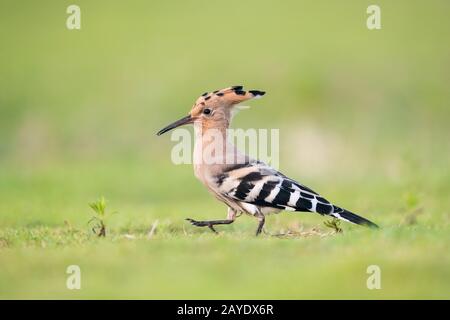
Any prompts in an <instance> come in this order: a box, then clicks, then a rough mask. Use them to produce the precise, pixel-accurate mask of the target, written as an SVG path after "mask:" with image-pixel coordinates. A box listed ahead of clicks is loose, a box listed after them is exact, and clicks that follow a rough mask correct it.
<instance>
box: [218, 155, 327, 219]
mask: <svg viewBox="0 0 450 320" xmlns="http://www.w3.org/2000/svg"><path fill="white" fill-rule="evenodd" d="M217 182H218V185H219V192H220V193H221V194H222V195H223V196H225V197H228V198H231V199H233V200H236V201H240V202H244V203H249V204H252V205H255V206H258V207H272V208H276V209H282V210H290V211H311V212H318V213H320V214H331V213H333V210H334V208H333V205H331V204H330V203H329V202H328V201H327V200H326V199H324V198H322V197H321V196H319V195H318V194H317V193H316V192H314V191H313V190H311V189H309V188H307V187H305V186H303V185H301V184H299V183H298V182H296V181H294V180H292V179H289V178H287V177H286V176H284V175H283V174H281V173H279V172H278V171H276V170H274V169H272V168H270V167H269V166H267V165H265V164H264V163H261V162H253V163H248V164H245V165H240V166H234V167H232V168H231V169H229V170H227V171H225V172H224V173H223V174H221V175H220V176H219V177H218V179H217Z"/></svg>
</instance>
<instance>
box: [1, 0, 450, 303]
mask: <svg viewBox="0 0 450 320" xmlns="http://www.w3.org/2000/svg"><path fill="white" fill-rule="evenodd" d="M73 3H75V4H77V5H79V6H80V8H81V30H72V31H71V30H68V29H67V28H66V19H67V17H68V14H66V8H67V6H68V5H70V4H73ZM370 4H374V3H373V1H283V2H279V1H245V2H244V1H227V2H222V1H206V0H205V1H197V0H194V1H134V0H133V1H95V2H94V1H76V2H72V1H58V2H55V1H39V2H35V1H20V2H19V1H9V0H2V1H1V3H0V39H1V50H0V57H1V59H0V88H1V90H0V265H1V268H0V297H1V298H290V299H296V298H387V299H390V298H447V299H448V298H449V297H450V271H449V270H450V257H449V256H448V252H449V249H450V248H449V244H450V242H449V240H450V235H449V221H450V211H449V206H450V198H449V193H450V172H449V170H448V164H449V160H450V153H449V149H450V142H449V141H450V139H449V137H450V127H449V119H450V105H449V101H450V90H449V83H450V43H449V36H450V20H449V19H448V13H449V12H450V10H449V9H450V2H448V1H445V0H442V1H439V0H433V1H414V2H412V1H406V0H404V1H395V2H394V1H376V4H378V5H380V7H381V19H382V29H381V30H372V31H371V30H368V29H367V27H366V19H367V14H366V8H367V6H368V5H370ZM241 84H242V85H245V86H246V87H247V88H249V89H261V90H265V91H267V94H266V96H264V98H263V99H261V100H258V101H252V102H249V103H248V104H249V105H252V106H253V107H252V108H251V109H250V110H247V111H243V112H241V113H240V114H239V116H237V117H236V118H235V120H234V122H233V126H234V127H238V128H269V129H270V128H277V129H278V128H279V129H280V148H281V149H280V170H281V171H282V172H283V173H285V174H287V175H289V176H291V177H293V178H295V179H297V180H299V181H300V182H302V183H304V184H306V185H308V186H311V187H312V188H313V189H315V190H318V191H319V192H320V193H322V194H323V195H325V196H326V197H327V198H329V199H330V200H333V201H334V202H335V203H337V204H339V205H341V206H343V207H346V208H349V209H351V210H352V211H355V212H358V213H361V214H363V215H364V216H366V217H367V218H370V219H371V220H373V221H375V222H377V223H378V224H380V225H381V226H382V227H383V229H382V230H381V231H380V232H375V233H374V232H370V231H368V230H366V229H363V228H359V227H353V226H349V225H343V228H344V233H343V234H342V235H328V236H320V235H311V236H299V237H289V239H279V238H277V237H271V236H268V235H266V236H263V237H261V238H257V239H255V238H254V237H253V233H254V230H255V228H256V221H254V220H253V219H251V218H248V217H242V218H239V219H238V221H237V223H235V224H234V225H231V226H227V227H223V228H221V230H223V233H222V234H221V235H219V236H215V235H213V234H210V233H209V230H198V229H194V228H193V227H191V226H189V225H188V224H186V222H185V221H184V218H186V217H192V218H195V219H204V218H209V219H212V218H223V217H225V214H226V208H225V207H224V205H222V204H220V203H218V202H216V201H215V200H214V199H213V198H212V197H211V196H210V195H209V193H208V192H207V191H206V190H205V189H204V187H203V186H202V185H201V184H200V183H199V182H197V181H196V180H195V178H194V176H193V172H192V168H191V166H189V165H180V166H175V165H173V164H172V162H171V160H170V150H171V147H172V146H173V145H174V142H171V141H170V137H169V136H162V137H157V136H156V135H155V133H156V132H157V131H158V130H159V129H160V128H162V127H163V126H165V125H166V124H168V123H170V122H172V121H173V120H176V119H178V118H180V117H181V116H183V115H185V114H186V113H187V112H188V110H189V108H190V107H191V105H192V104H193V102H194V101H195V99H196V98H197V97H198V96H199V95H200V94H201V93H203V92H205V91H212V90H215V89H220V88H223V87H227V86H229V85H241ZM100 195H104V196H105V197H106V198H107V199H108V209H111V210H112V211H118V212H119V213H118V214H117V215H113V216H111V217H110V220H108V224H107V225H108V236H107V238H106V239H97V238H96V237H95V236H93V235H92V234H90V231H89V227H88V225H87V222H88V220H89V219H90V217H91V215H92V214H91V211H90V209H89V207H88V205H87V204H88V202H90V201H92V200H94V199H96V198H97V197H98V196H100ZM156 220H158V222H159V224H158V228H157V232H156V234H155V235H154V236H153V237H152V238H151V239H150V240H149V239H147V236H146V234H147V232H148V229H149V228H150V226H151V225H152V224H153V223H154V222H155V221H156ZM322 222H323V218H322V217H320V216H318V215H309V214H293V213H284V214H281V215H278V216H272V217H270V218H269V219H268V223H267V226H266V229H267V230H268V232H270V233H277V232H279V231H280V230H281V231H283V230H287V229H295V230H299V228H303V230H312V229H313V228H314V230H319V231H320V232H321V234H322V235H323V234H326V233H327V232H329V231H330V230H327V229H326V228H325V227H324V226H323V224H322ZM69 264H78V265H80V267H81V269H82V275H83V276H82V277H83V278H82V279H83V280H82V290H79V291H70V290H68V289H67V288H66V287H65V281H66V277H67V275H66V274H65V270H66V267H67V266H68V265H69ZM371 264H376V265H379V266H380V267H381V270H382V275H383V278H382V279H383V280H382V289H381V290H368V289H367V288H366V279H367V276H368V275H367V274H366V268H367V266H368V265H371Z"/></svg>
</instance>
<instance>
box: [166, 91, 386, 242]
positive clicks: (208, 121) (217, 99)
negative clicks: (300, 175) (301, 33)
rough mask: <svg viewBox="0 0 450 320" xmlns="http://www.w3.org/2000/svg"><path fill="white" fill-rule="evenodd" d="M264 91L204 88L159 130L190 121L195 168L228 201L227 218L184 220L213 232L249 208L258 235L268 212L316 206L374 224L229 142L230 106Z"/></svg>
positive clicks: (232, 108)
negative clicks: (184, 112) (188, 106)
mask: <svg viewBox="0 0 450 320" xmlns="http://www.w3.org/2000/svg"><path fill="white" fill-rule="evenodd" d="M264 94H265V92H264V91H260V90H248V91H246V90H244V88H243V86H231V87H227V88H224V89H221V90H216V91H213V92H206V93H204V94H202V95H201V96H200V97H199V98H198V99H197V100H196V101H195V103H194V105H193V106H192V108H191V110H190V112H189V113H188V115H187V116H185V117H183V118H181V119H179V120H177V121H175V122H173V123H171V124H169V125H168V126H166V127H164V128H163V129H161V130H160V131H159V132H157V135H158V136H160V135H162V134H163V133H165V132H168V131H170V130H172V129H175V128H177V127H179V126H182V125H186V124H193V126H194V132H195V144H194V152H193V159H194V161H193V162H194V174H195V176H196V177H197V179H199V180H200V181H201V182H202V183H203V184H204V185H205V187H206V188H207V189H208V190H209V191H210V192H211V193H212V194H213V195H214V196H215V197H216V198H217V199H218V200H219V201H221V202H223V203H225V204H226V205H227V207H228V212H227V217H226V219H219V220H194V219H191V218H187V219H186V220H187V221H189V222H190V223H191V224H192V225H193V226H197V227H208V228H209V229H211V231H213V232H215V233H217V230H216V229H215V226H217V225H229V224H232V223H233V222H234V221H235V220H236V218H237V217H239V216H241V215H242V214H248V215H251V216H253V217H256V218H257V220H258V226H257V229H256V236H258V235H259V234H261V232H262V231H263V227H264V224H265V218H266V216H267V215H268V214H271V213H279V212H280V211H295V212H316V213H319V214H320V215H322V216H327V217H333V218H337V219H340V220H344V221H347V222H350V223H353V224H357V225H363V226H367V227H371V228H378V226H377V225H376V224H375V223H373V222H372V221H370V220H368V219H366V218H363V217H361V216H359V215H357V214H355V213H353V212H351V211H349V210H346V209H343V208H342V207H339V206H336V205H334V204H332V203H331V202H330V201H328V200H327V199H325V198H324V197H322V196H321V195H319V194H318V193H317V192H315V191H313V190H312V189H311V188H309V187H307V186H305V185H303V184H301V183H299V182H297V181H296V180H294V179H292V178H289V177H288V176H286V175H284V174H282V173H281V172H279V171H278V170H275V169H274V168H272V167H271V166H269V165H267V164H266V163H264V162H262V161H259V160H257V159H253V158H251V157H249V156H248V155H246V154H244V153H242V152H241V151H239V150H238V149H237V148H236V147H235V146H234V145H233V144H232V142H231V141H230V139H229V138H228V136H227V130H228V129H229V127H230V123H231V120H232V117H233V115H234V113H235V112H234V111H235V110H236V108H237V107H239V104H240V103H242V102H244V101H247V100H250V99H253V98H260V97H262V96H264ZM207 158H209V159H207ZM206 160H209V161H206Z"/></svg>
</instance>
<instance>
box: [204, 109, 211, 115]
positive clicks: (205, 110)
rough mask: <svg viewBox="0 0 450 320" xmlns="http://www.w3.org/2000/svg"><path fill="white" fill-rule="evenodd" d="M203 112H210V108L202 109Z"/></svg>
mask: <svg viewBox="0 0 450 320" xmlns="http://www.w3.org/2000/svg"><path fill="white" fill-rule="evenodd" d="M203 114H211V109H208V108H206V109H203Z"/></svg>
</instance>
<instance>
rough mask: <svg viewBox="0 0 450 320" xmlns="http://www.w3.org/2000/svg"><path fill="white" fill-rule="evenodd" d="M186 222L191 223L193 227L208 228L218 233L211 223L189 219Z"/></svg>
mask: <svg viewBox="0 0 450 320" xmlns="http://www.w3.org/2000/svg"><path fill="white" fill-rule="evenodd" d="M186 220H187V221H189V222H190V223H191V224H192V225H193V226H196V227H208V228H209V229H211V231H212V232H214V233H218V232H217V231H216V229H214V224H213V223H212V222H211V221H197V220H194V219H191V218H187V219H186Z"/></svg>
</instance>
